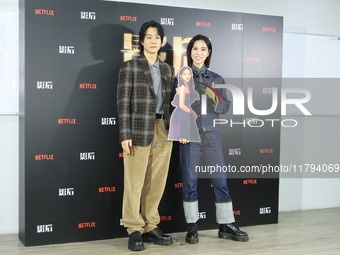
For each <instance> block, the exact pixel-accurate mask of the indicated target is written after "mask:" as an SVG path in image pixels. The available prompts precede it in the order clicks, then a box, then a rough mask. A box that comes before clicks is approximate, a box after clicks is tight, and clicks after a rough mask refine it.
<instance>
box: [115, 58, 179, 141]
mask: <svg viewBox="0 0 340 255" xmlns="http://www.w3.org/2000/svg"><path fill="white" fill-rule="evenodd" d="M159 67H160V72H161V84H162V97H163V109H164V116H165V120H164V121H165V128H166V129H167V130H168V129H169V123H170V101H171V100H172V97H173V86H174V71H173V68H172V67H171V66H169V65H168V64H166V63H164V62H162V61H160V60H159ZM117 105H118V122H119V139H120V141H124V140H128V139H132V144H133V145H137V146H147V145H149V144H150V143H151V141H152V138H153V136H154V129H155V116H156V95H155V91H154V88H153V83H152V76H151V71H150V67H149V64H148V61H147V59H146V58H145V57H144V56H140V57H138V58H134V59H132V60H129V61H126V62H124V63H123V65H122V67H121V69H120V71H119V78H118V88H117Z"/></svg>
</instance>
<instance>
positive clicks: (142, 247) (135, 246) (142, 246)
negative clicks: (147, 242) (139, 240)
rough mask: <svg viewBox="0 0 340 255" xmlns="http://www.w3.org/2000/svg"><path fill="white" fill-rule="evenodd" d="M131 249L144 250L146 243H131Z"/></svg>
mask: <svg viewBox="0 0 340 255" xmlns="http://www.w3.org/2000/svg"><path fill="white" fill-rule="evenodd" d="M128 248H129V250H131V251H143V250H144V244H141V245H134V244H131V245H130V244H129V245H128Z"/></svg>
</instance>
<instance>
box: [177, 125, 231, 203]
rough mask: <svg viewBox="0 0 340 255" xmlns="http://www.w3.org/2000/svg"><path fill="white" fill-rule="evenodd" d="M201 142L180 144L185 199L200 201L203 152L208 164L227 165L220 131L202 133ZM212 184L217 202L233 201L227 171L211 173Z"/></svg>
mask: <svg viewBox="0 0 340 255" xmlns="http://www.w3.org/2000/svg"><path fill="white" fill-rule="evenodd" d="M200 138H201V142H200V143H197V142H192V143H188V144H180V146H179V151H180V164H181V168H182V181H183V189H182V190H183V201H185V202H194V201H198V193H197V179H198V176H199V173H197V168H196V167H197V166H199V163H200V157H201V153H203V157H204V160H205V165H206V166H220V167H223V166H225V163H224V156H223V151H222V144H221V138H220V134H219V132H218V131H210V132H206V133H200ZM210 178H211V184H212V186H213V188H214V192H215V202H216V203H228V202H231V201H232V200H231V197H230V195H229V190H228V187H227V179H226V173H214V174H211V175H210Z"/></svg>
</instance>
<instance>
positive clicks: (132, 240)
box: [128, 231, 144, 251]
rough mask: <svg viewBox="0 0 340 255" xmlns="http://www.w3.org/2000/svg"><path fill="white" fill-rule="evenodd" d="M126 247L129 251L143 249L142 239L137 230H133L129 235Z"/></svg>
mask: <svg viewBox="0 0 340 255" xmlns="http://www.w3.org/2000/svg"><path fill="white" fill-rule="evenodd" d="M128 248H129V249H130V250H131V251H142V250H144V244H143V240H142V234H141V233H140V232H139V231H135V232H133V233H132V234H130V235H129V242H128Z"/></svg>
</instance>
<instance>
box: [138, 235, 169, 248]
mask: <svg viewBox="0 0 340 255" xmlns="http://www.w3.org/2000/svg"><path fill="white" fill-rule="evenodd" d="M143 242H146V243H153V244H156V245H164V246H166V245H171V244H173V242H174V241H173V240H172V239H171V240H159V239H156V238H152V237H144V236H143Z"/></svg>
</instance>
